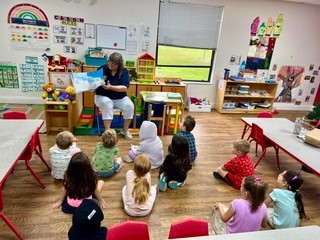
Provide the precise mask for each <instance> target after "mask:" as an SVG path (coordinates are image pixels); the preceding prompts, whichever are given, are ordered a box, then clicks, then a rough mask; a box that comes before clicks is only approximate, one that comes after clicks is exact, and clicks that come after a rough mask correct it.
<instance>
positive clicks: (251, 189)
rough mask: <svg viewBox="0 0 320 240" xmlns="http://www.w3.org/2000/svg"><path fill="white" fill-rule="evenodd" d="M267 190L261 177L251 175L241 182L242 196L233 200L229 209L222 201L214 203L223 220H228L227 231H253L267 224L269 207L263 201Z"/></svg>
mask: <svg viewBox="0 0 320 240" xmlns="http://www.w3.org/2000/svg"><path fill="white" fill-rule="evenodd" d="M267 190H268V185H267V184H266V183H265V182H263V181H262V180H261V178H257V177H253V176H249V177H246V178H244V179H243V181H242V184H241V189H240V192H241V195H242V198H240V199H235V200H233V201H232V202H231V206H230V207H229V209H228V210H227V211H225V209H224V206H223V204H221V203H220V202H217V203H215V204H214V209H215V210H217V211H219V214H220V218H221V220H222V221H223V222H225V223H226V222H227V227H226V233H240V232H253V231H258V230H260V228H261V227H263V228H265V227H266V226H267V207H266V205H265V204H264V203H263V201H264V200H265V197H266V193H267ZM230 219H231V220H230Z"/></svg>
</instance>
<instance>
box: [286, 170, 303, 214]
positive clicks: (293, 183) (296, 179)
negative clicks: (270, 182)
mask: <svg viewBox="0 0 320 240" xmlns="http://www.w3.org/2000/svg"><path fill="white" fill-rule="evenodd" d="M283 178H284V179H285V180H286V181H287V185H288V190H290V191H292V192H294V193H295V196H294V199H295V201H296V204H297V208H298V211H299V216H300V219H302V218H305V219H308V217H307V215H306V213H305V211H304V205H303V202H302V199H303V197H302V194H301V193H300V191H299V188H300V187H301V185H302V184H303V179H302V176H301V174H300V172H299V173H296V172H295V171H293V170H287V171H286V172H285V174H284V175H283Z"/></svg>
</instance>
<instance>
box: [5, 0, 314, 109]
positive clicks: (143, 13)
mask: <svg viewBox="0 0 320 240" xmlns="http://www.w3.org/2000/svg"><path fill="white" fill-rule="evenodd" d="M27 2H28V3H32V4H34V5H36V6H38V7H40V8H41V9H42V10H43V11H45V13H46V14H47V16H48V18H49V21H50V25H54V24H55V23H56V21H55V20H53V16H54V15H63V16H73V17H81V18H84V19H85V22H87V23H94V24H107V25H119V26H128V25H129V24H137V25H140V24H145V25H147V26H150V38H149V40H150V46H149V52H150V53H151V54H152V55H155V51H156V34H157V32H156V29H157V20H158V10H159V2H158V0H137V1H130V0H118V1H107V0H98V1H97V4H95V5H93V6H89V2H90V0H82V2H81V3H79V4H77V3H75V2H73V1H71V2H69V3H68V2H66V1H63V0H47V1H27ZM175 2H191V3H197V4H205V5H220V6H224V14H223V21H222V26H221V35H220V40H219V45H218V50H217V55H216V59H215V63H214V66H213V74H212V76H211V83H190V84H189V87H188V95H189V96H194V97H206V98H207V99H209V100H211V102H213V103H215V96H216V89H217V80H218V79H219V78H221V77H222V76H223V71H224V68H229V69H231V74H236V73H237V71H238V69H239V66H238V65H230V63H229V61H230V57H231V56H232V55H240V56H241V59H246V55H247V51H248V46H249V37H250V25H251V23H252V21H253V19H254V18H255V17H257V16H259V17H260V21H261V22H262V21H267V19H268V17H270V16H271V17H272V18H273V19H274V20H276V19H277V17H278V15H279V14H280V13H283V15H284V27H283V30H282V32H281V35H280V37H279V38H278V39H277V42H276V46H275V49H274V53H273V57H272V62H271V65H270V66H272V65H273V64H277V65H278V70H279V69H280V67H281V66H284V65H295V66H303V67H305V74H304V75H306V74H309V72H308V68H309V66H310V64H314V65H315V67H316V68H318V67H319V65H320V56H319V53H320V49H319V48H320V47H319V44H318V43H319V40H320V33H319V31H317V29H318V26H317V24H318V23H319V22H320V14H319V13H320V6H316V5H307V4H300V3H292V2H282V1H281V2H280V1H267V0H265V1H262V0H261V1H257V0H242V1H238V0H228V1H227V0H177V1H175ZM18 3H21V1H17V0H10V1H5V2H4V3H3V4H2V7H1V9H0V16H1V18H0V30H1V32H3V33H4V34H3V35H4V36H3V37H2V38H1V39H0V52H1V57H0V61H1V60H8V61H13V62H14V63H16V64H20V63H24V61H25V59H24V57H25V55H32V56H38V57H39V64H44V65H45V64H46V63H45V62H43V61H42V60H41V57H40V56H41V55H42V53H43V52H31V53H30V52H27V51H11V50H10V49H9V44H8V38H7V37H6V36H5V33H7V32H8V30H7V14H8V11H9V10H10V8H11V7H12V6H14V5H15V4H18ZM261 22H260V23H261ZM94 45H95V41H94V40H90V39H85V46H83V47H78V54H77V55H76V56H75V55H68V54H64V55H66V56H67V57H72V58H75V57H77V58H83V55H84V52H85V49H86V48H87V47H88V46H94ZM51 49H52V51H51V53H62V47H61V46H60V45H57V44H52V45H51ZM107 52H109V53H111V52H113V51H112V50H107ZM120 52H121V53H122V54H123V55H124V58H125V59H127V60H134V59H135V58H136V57H137V56H135V55H127V54H126V52H125V51H120ZM62 54H63V53H62ZM137 55H139V54H137ZM303 81H304V80H302V83H303V84H304V85H305V88H308V87H309V86H308V85H307V84H306V82H303ZM316 81H317V82H319V76H317V77H316ZM309 90H310V89H306V91H305V92H306V93H307V92H308V91H309ZM40 96H41V93H22V92H21V90H20V89H1V88H0V102H28V103H35V102H41V98H40ZM303 97H304V96H302V98H303ZM313 98H314V95H312V99H310V101H309V102H308V103H306V104H302V105H299V106H298V105H294V104H285V103H276V104H275V107H277V108H278V109H297V110H308V109H311V108H312V103H313Z"/></svg>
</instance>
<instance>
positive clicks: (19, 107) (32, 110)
mask: <svg viewBox="0 0 320 240" xmlns="http://www.w3.org/2000/svg"><path fill="white" fill-rule="evenodd" d="M9 111H19V112H24V113H25V114H27V119H42V120H45V114H44V105H42V104H13V103H5V104H0V118H1V119H2V114H3V113H4V112H9ZM46 132H47V130H46V123H45V122H44V124H43V125H42V127H41V129H40V131H39V133H46Z"/></svg>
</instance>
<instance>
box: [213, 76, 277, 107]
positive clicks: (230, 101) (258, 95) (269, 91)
mask: <svg viewBox="0 0 320 240" xmlns="http://www.w3.org/2000/svg"><path fill="white" fill-rule="evenodd" d="M277 87H278V84H277V83H265V82H249V81H231V80H224V79H220V80H219V83H218V92H217V98H216V105H215V109H216V110H217V111H218V112H219V113H256V112H260V111H264V110H269V111H271V110H272V106H273V102H274V99H275V95H276V92H277Z"/></svg>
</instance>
